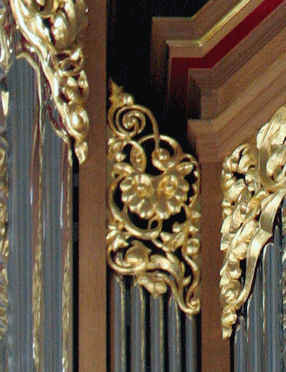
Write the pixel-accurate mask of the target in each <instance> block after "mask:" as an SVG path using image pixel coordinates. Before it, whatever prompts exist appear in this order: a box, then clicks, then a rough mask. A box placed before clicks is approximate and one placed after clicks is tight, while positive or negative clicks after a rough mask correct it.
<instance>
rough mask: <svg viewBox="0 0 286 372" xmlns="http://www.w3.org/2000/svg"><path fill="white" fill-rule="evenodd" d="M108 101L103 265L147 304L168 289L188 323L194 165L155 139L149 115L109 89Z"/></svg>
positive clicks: (169, 143)
mask: <svg viewBox="0 0 286 372" xmlns="http://www.w3.org/2000/svg"><path fill="white" fill-rule="evenodd" d="M110 100H111V107H110V109H109V113H108V123H109V127H110V129H111V131H112V138H110V140H109V143H108V145H109V149H108V156H109V159H110V160H112V162H113V168H112V172H111V178H112V181H111V184H110V187H109V191H108V205H109V210H110V219H109V226H108V227H109V233H108V235H107V244H108V249H107V260H108V263H109V265H110V267H111V268H112V269H113V270H114V271H115V272H116V273H118V274H121V275H132V276H134V278H135V282H136V283H138V284H140V285H142V286H144V287H145V288H146V289H147V290H148V291H149V292H150V293H152V294H153V295H154V296H158V295H161V294H163V293H165V292H166V291H167V289H168V288H170V290H171V292H172V294H173V296H174V297H175V298H176V300H177V302H178V305H179V307H180V308H181V309H182V310H183V311H184V312H186V313H187V314H189V315H194V314H196V313H198V312H199V311H200V301H199V299H198V297H197V291H198V285H199V279H200V270H199V266H198V254H199V248H200V239H199V223H200V211H199V205H198V200H197V199H198V195H199V182H200V180H199V169H198V164H197V161H196V160H195V159H194V157H193V156H192V155H189V154H185V153H183V151H182V149H181V147H180V145H179V144H178V143H177V142H176V141H175V140H174V139H172V138H170V137H168V136H163V135H160V134H159V131H158V126H157V122H156V120H155V118H154V116H153V115H152V113H151V112H150V111H149V110H148V109H147V108H145V107H143V106H140V105H137V104H135V102H134V99H133V97H132V96H131V95H129V94H126V93H124V92H123V90H122V88H119V87H118V86H117V85H115V84H114V83H113V84H112V95H111V98H110ZM148 128H151V129H152V132H151V134H150V131H149V132H148ZM186 178H188V180H189V182H187V179H186Z"/></svg>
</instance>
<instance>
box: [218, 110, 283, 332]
mask: <svg viewBox="0 0 286 372" xmlns="http://www.w3.org/2000/svg"><path fill="white" fill-rule="evenodd" d="M285 133H286V106H283V107H281V108H280V109H279V110H278V111H277V113H276V114H275V115H274V117H273V118H272V119H271V121H270V122H269V123H267V124H265V125H264V126H263V127H262V128H261V129H260V131H259V133H258V135H257V140H256V145H255V144H254V143H253V144H251V143H249V144H244V145H242V146H240V147H238V148H237V149H236V150H235V151H234V152H233V154H232V155H230V156H229V157H227V158H226V159H225V161H224V164H223V171H222V189H223V192H224V200H223V203H222V206H223V219H224V222H223V225H222V229H221V232H222V240H221V250H222V251H223V252H224V253H225V258H224V263H223V266H222V269H221V281H220V287H221V303H222V306H223V314H222V328H223V338H227V337H230V335H231V333H232V326H233V324H235V323H236V320H237V311H238V310H239V309H240V308H241V307H242V305H243V304H244V303H245V301H246V300H247V298H248V297H249V295H250V292H251V288H252V284H253V279H254V274H255V269H256V263H257V260H258V257H259V255H260V252H261V250H262V248H263V247H264V245H265V244H266V242H267V241H268V240H269V239H270V238H271V236H272V233H273V223H274V219H275V216H276V213H277V210H278V208H279V206H280V204H281V202H282V200H283V198H284V196H285V195H286V179H285V161H286V148H285V139H286V135H285ZM243 260H245V262H246V265H244V266H246V268H245V269H244V271H242V267H241V261H243ZM242 275H243V278H244V279H243V281H242Z"/></svg>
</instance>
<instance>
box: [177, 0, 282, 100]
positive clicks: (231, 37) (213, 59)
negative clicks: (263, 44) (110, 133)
mask: <svg viewBox="0 0 286 372" xmlns="http://www.w3.org/2000/svg"><path fill="white" fill-rule="evenodd" d="M283 1H284V0H265V1H263V2H262V3H261V4H260V5H259V6H258V7H257V8H256V9H255V10H254V11H253V12H252V13H250V14H249V15H248V16H247V17H246V18H245V19H244V20H243V21H242V22H241V23H240V24H239V25H237V26H236V27H235V28H234V29H233V30H232V31H231V32H230V33H229V34H228V35H226V36H225V37H224V38H223V39H222V40H221V41H220V42H219V43H218V44H217V45H216V46H215V47H214V48H213V49H211V50H210V51H209V52H208V53H207V54H206V55H205V56H204V57H201V58H173V60H172V66H171V81H170V83H171V84H170V92H171V95H172V94H173V92H174V89H175V90H176V88H177V89H179V90H181V94H182V93H183V91H182V88H183V86H184V88H183V90H184V95H185V93H186V89H187V86H186V84H187V81H188V70H189V69H190V68H197V69H200V68H204V69H210V68H212V67H213V66H214V65H215V64H216V63H218V62H219V61H220V60H221V59H222V58H223V57H224V56H225V55H226V54H227V53H228V52H230V51H231V50H232V49H233V48H234V47H235V46H236V45H237V44H238V43H239V42H240V41H241V40H243V39H244V38H245V37H246V36H247V35H249V33H250V32H251V31H253V30H254V29H255V28H256V27H257V26H258V25H259V24H260V23H261V22H262V21H263V20H264V19H265V18H266V17H267V16H268V15H269V14H270V13H272V12H273V11H274V10H275V9H276V8H277V7H278V6H279V5H280V4H281V3H282V2H283ZM178 93H179V92H177V94H178Z"/></svg>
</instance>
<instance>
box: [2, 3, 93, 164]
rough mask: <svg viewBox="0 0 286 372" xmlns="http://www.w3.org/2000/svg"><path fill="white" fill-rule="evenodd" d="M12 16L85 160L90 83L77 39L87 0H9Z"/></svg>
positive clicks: (81, 158)
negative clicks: (36, 60) (86, 106)
mask: <svg viewBox="0 0 286 372" xmlns="http://www.w3.org/2000/svg"><path fill="white" fill-rule="evenodd" d="M9 3H10V5H11V9H12V13H13V17H14V19H15V22H16V23H17V26H18V27H19V29H20V31H21V33H22V35H23V36H24V38H25V41H24V44H23V47H24V49H27V50H29V51H30V52H31V53H35V54H36V55H37V57H38V59H39V61H40V64H41V67H42V69H43V72H44V74H45V76H46V79H47V80H48V82H49V85H50V88H51V93H52V97H53V100H54V102H55V104H56V107H57V109H58V111H59V113H60V117H61V120H62V122H63V124H64V127H65V129H66V130H67V132H68V133H69V135H70V136H72V137H73V138H74V140H75V152H76V154H77V157H78V159H79V162H80V163H82V162H83V161H84V160H85V158H86V156H87V144H86V142H85V141H84V139H85V137H86V135H87V132H88V128H89V122H88V116H87V113H86V111H85V109H84V108H83V104H84V102H85V101H86V99H87V95H88V83H87V78H86V75H85V72H84V70H83V63H84V57H83V52H82V47H81V44H80V42H79V41H78V38H79V33H80V31H81V29H82V28H83V26H84V25H85V24H86V11H87V9H86V6H85V2H84V0H77V1H74V0H64V1H59V0H10V1H9Z"/></svg>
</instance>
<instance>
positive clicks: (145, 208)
mask: <svg viewBox="0 0 286 372" xmlns="http://www.w3.org/2000/svg"><path fill="white" fill-rule="evenodd" d="M120 189H121V191H122V201H123V202H124V203H125V204H126V205H128V208H129V209H130V211H131V212H134V213H137V214H138V215H139V217H141V218H144V219H149V218H151V217H153V216H154V214H155V200H156V199H155V189H154V185H153V180H152V178H151V177H150V176H149V175H147V174H142V173H135V174H131V175H130V176H128V177H126V178H125V179H124V180H123V181H122V182H121V184H120Z"/></svg>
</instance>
